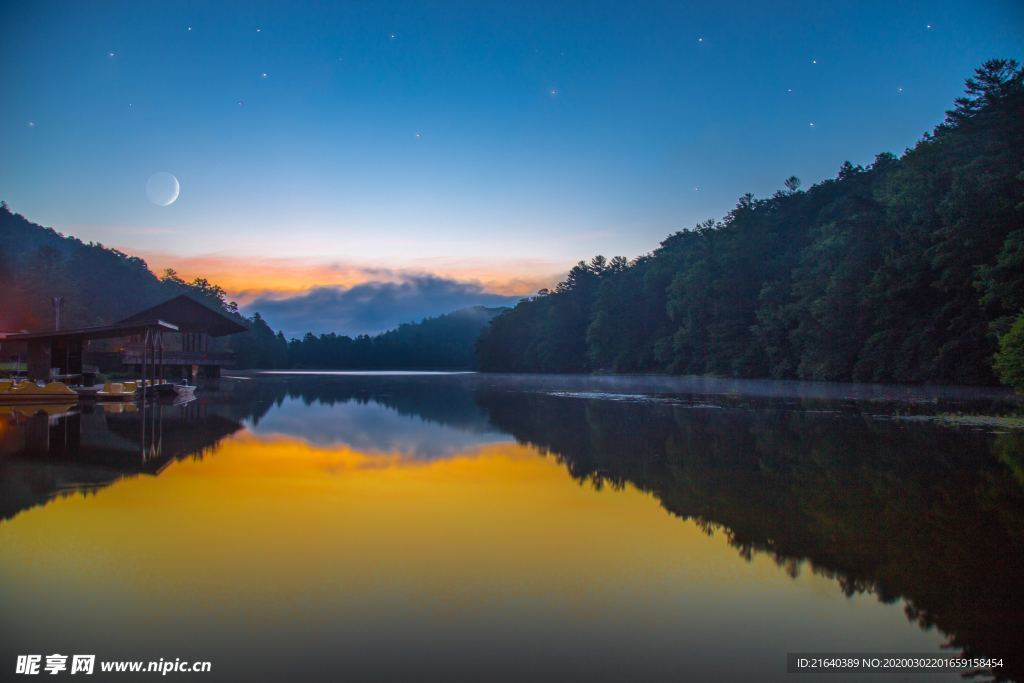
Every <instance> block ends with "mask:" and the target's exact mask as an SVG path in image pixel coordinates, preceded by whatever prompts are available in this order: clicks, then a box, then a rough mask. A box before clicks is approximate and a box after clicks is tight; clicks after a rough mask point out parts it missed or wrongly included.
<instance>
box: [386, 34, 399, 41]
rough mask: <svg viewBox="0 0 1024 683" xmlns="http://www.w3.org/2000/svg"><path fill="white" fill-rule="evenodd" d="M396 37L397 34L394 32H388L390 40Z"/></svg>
mask: <svg viewBox="0 0 1024 683" xmlns="http://www.w3.org/2000/svg"><path fill="white" fill-rule="evenodd" d="M397 37H398V35H397V34H394V33H389V34H388V38H390V39H391V40H394V39H395V38H397Z"/></svg>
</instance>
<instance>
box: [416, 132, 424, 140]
mask: <svg viewBox="0 0 1024 683" xmlns="http://www.w3.org/2000/svg"><path fill="white" fill-rule="evenodd" d="M422 137H423V135H422V134H421V133H420V132H419V131H416V139H417V140H419V139H420V138H422Z"/></svg>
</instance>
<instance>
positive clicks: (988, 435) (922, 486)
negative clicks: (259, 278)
mask: <svg viewBox="0 0 1024 683" xmlns="http://www.w3.org/2000/svg"><path fill="white" fill-rule="evenodd" d="M1008 400H1009V399H1007V397H1006V395H1004V394H986V393H984V392H972V391H946V392H943V391H937V390H929V389H906V388H900V389H896V388H886V387H852V386H847V387H834V386H833V387H830V386H828V385H821V384H808V385H800V384H793V383H772V382H763V383H746V382H725V381H697V380H668V379H655V378H634V379H613V378H581V377H577V378H572V377H554V378H543V379H541V378H530V377H493V376H486V375H431V374H426V375H403V374H388V375H373V374H369V375H368V374H339V373H331V374H323V375H317V374H275V375H258V374H257V375H246V376H238V377H234V378H222V379H221V380H219V381H217V382H215V383H211V384H209V385H207V386H204V387H202V388H201V389H200V391H199V398H198V399H197V400H195V401H192V402H190V403H187V404H184V405H172V404H169V403H168V404H159V403H156V404H149V405H146V406H124V407H122V406H104V405H99V406H88V405H82V406H77V407H72V408H70V409H69V408H66V407H60V406H46V407H44V408H41V409H40V408H10V407H3V406H0V520H2V521H0V671H3V672H4V673H3V676H7V675H8V672H13V670H14V660H15V656H16V655H17V654H19V653H40V654H49V653H53V652H60V653H95V654H97V655H98V657H99V658H100V659H118V658H123V659H133V660H135V659H138V660H142V659H146V660H148V659H159V658H161V657H163V658H165V659H171V660H173V659H174V658H176V657H180V658H182V659H195V660H210V661H212V662H213V672H212V673H211V674H207V675H198V674H197V675H193V676H188V678H189V679H195V680H199V679H202V680H469V679H473V680H494V679H504V680H524V679H526V680H558V681H571V680H673V681H678V680H781V679H785V678H786V674H785V657H786V653H787V652H792V651H802V652H814V651H819V652H825V651H845V652H915V653H939V652H946V651H953V652H965V653H967V654H970V655H974V656H1002V657H1004V658H1006V663H1007V665H1008V666H1009V669H1008V670H1006V671H1005V672H1004V674H1005V675H1006V676H1008V677H1013V678H1020V677H1021V675H1022V668H1021V666H1022V664H1024V660H1021V658H1020V655H1019V653H1020V652H1024V641H1022V636H1021V629H1020V626H1021V623H1022V622H1024V581H1022V577H1024V435H1021V434H1019V433H1018V434H1013V433H994V432H993V431H992V430H987V429H968V428H956V427H949V426H945V425H943V424H940V423H938V422H937V421H936V420H934V419H932V418H933V416H935V415H936V414H939V413H942V412H947V411H952V412H955V411H957V410H978V411H982V412H992V411H997V412H998V411H1004V410H1008V409H1012V406H1011V405H1009V404H1008V403H1007V401H1008ZM1015 658H1016V659H1015ZM0 677H2V676H0ZM150 677H153V675H152V674H151V675H150ZM171 677H172V678H173V677H175V675H174V674H171ZM177 677H182V675H181V674H178V676H177ZM94 678H100V677H99V676H98V675H97V676H95V677H94ZM114 679H117V680H126V678H125V677H124V676H123V675H122V676H121V677H120V678H118V677H114ZM859 679H860V680H863V677H859ZM903 679H904V680H905V679H907V677H904V678H903ZM909 679H911V680H928V681H938V680H959V677H958V676H955V675H953V676H941V675H940V676H926V677H921V676H918V677H913V676H911V677H909ZM798 680H812V678H811V677H808V676H800V677H798ZM823 680H829V681H836V680H840V677H838V676H829V677H826V678H824V679H823ZM872 680H889V679H886V678H883V677H878V676H875V677H872Z"/></svg>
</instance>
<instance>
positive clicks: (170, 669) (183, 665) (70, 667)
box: [14, 652, 213, 676]
mask: <svg viewBox="0 0 1024 683" xmlns="http://www.w3.org/2000/svg"><path fill="white" fill-rule="evenodd" d="M212 668H213V664H212V663H211V662H204V661H189V660H182V659H181V658H180V657H176V658H175V659H173V660H170V659H164V658H162V657H161V658H160V659H159V660H149V661H145V660H142V661H139V660H135V661H131V660H100V661H99V665H98V666H97V662H96V655H62V654H60V653H59V652H55V653H53V654H49V655H18V658H17V660H16V661H15V664H14V673H15V674H20V675H23V676H36V675H39V674H49V675H51V676H55V675H57V674H61V673H66V674H68V675H75V674H84V675H86V676H89V675H92V674H93V673H95V672H96V671H100V672H102V673H158V674H160V675H161V676H166V675H167V674H169V673H208V672H209V671H210V670H211V669H212Z"/></svg>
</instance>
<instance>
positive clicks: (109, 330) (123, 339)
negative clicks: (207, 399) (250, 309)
mask: <svg viewBox="0 0 1024 683" xmlns="http://www.w3.org/2000/svg"><path fill="white" fill-rule="evenodd" d="M245 329H246V328H245V326H244V325H243V324H241V323H240V322H238V321H237V320H235V319H233V318H231V317H228V316H226V315H224V314H223V313H221V312H219V311H216V310H214V309H212V308H210V307H209V306H205V305H203V304H201V303H199V302H198V301H195V300H194V299H192V298H190V297H188V296H185V295H181V296H177V297H174V298H173V299H170V300H168V301H165V302H164V303H162V304H159V305H157V306H153V307H152V308H147V309H146V310H144V311H140V312H139V313H136V314H135V315H132V316H130V317H128V318H125V319H124V320H122V321H121V322H119V323H117V324H115V325H103V326H99V327H82V328H77V329H67V330H52V331H40V332H25V333H22V334H11V335H7V336H6V338H5V339H4V346H5V347H11V346H12V345H23V347H24V351H25V354H26V357H27V359H28V376H29V377H30V378H32V379H37V380H45V379H49V378H51V377H53V376H54V375H59V376H72V377H73V376H78V375H81V374H82V370H83V364H84V363H87V364H93V365H97V366H98V367H99V369H100V370H103V371H111V370H118V369H121V368H122V367H127V368H131V369H133V370H135V371H137V372H139V373H140V374H145V375H146V376H155V377H180V376H183V375H188V374H194V373H195V374H198V373H201V374H202V375H204V376H207V377H217V376H219V375H220V369H221V368H222V367H225V366H227V367H230V366H232V365H234V362H235V355H234V354H233V353H228V352H223V351H216V350H211V348H210V339H211V338H217V337H224V336H227V335H230V334H235V333H237V332H243V331H245ZM97 340H113V341H112V342H107V343H108V344H110V345H111V348H112V350H107V351H101V350H98V349H94V348H90V342H93V341H97ZM147 368H148V369H149V370H148V372H147Z"/></svg>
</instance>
